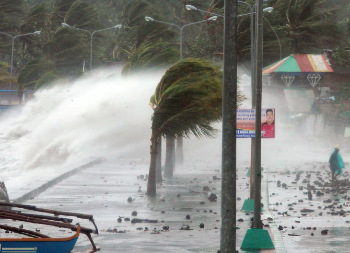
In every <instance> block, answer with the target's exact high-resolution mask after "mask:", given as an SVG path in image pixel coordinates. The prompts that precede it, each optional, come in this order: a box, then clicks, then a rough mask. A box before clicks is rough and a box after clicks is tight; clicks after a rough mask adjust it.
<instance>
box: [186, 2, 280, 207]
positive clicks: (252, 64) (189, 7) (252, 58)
mask: <svg viewBox="0 0 350 253" xmlns="http://www.w3.org/2000/svg"><path fill="white" fill-rule="evenodd" d="M238 3H239V4H245V5H247V6H248V8H249V10H250V13H246V14H241V15H238V16H237V17H244V16H247V15H250V68H251V95H252V108H253V109H254V108H255V107H256V98H255V82H254V80H255V35H254V14H255V13H256V12H255V11H254V6H255V5H250V4H248V3H246V2H243V1H238ZM186 9H187V10H194V11H199V12H203V13H207V14H210V15H215V16H218V17H222V18H224V16H223V15H220V14H217V13H213V12H209V11H205V10H201V9H198V8H197V7H195V6H193V5H189V4H188V5H186ZM271 11H273V7H267V8H264V9H263V10H262V12H271ZM265 20H266V21H267V19H266V18H265ZM267 22H268V21H267ZM268 23H269V25H270V26H271V28H272V30H273V31H274V33H275V35H276V38H277V40H278V43H279V45H280V58H281V55H282V49H281V43H280V40H279V38H278V36H277V33H276V32H275V30H274V29H273V27H272V25H271V24H270V22H268ZM254 152H255V142H254V139H253V138H252V142H251V166H250V168H251V170H250V174H251V176H250V196H249V198H250V199H251V200H252V199H254V188H253V187H254V182H253V181H254V180H253V175H254V168H255V164H254V163H255V158H254V157H255V155H254ZM249 202H250V203H252V202H251V201H249V200H248V202H247V203H249ZM244 206H245V208H246V207H247V206H248V209H249V210H250V209H251V206H250V205H249V204H248V205H246V203H245V204H244Z"/></svg>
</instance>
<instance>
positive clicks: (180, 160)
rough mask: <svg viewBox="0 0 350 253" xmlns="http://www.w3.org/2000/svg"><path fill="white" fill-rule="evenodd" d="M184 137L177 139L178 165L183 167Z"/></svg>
mask: <svg viewBox="0 0 350 253" xmlns="http://www.w3.org/2000/svg"><path fill="white" fill-rule="evenodd" d="M183 143H184V141H183V137H179V138H177V139H176V164H179V165H182V164H183V163H184V148H183Z"/></svg>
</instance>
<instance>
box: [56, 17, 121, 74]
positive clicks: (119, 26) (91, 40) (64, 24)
mask: <svg viewBox="0 0 350 253" xmlns="http://www.w3.org/2000/svg"><path fill="white" fill-rule="evenodd" d="M62 26H63V27H67V28H72V29H75V30H79V31H83V32H86V33H88V34H89V35H90V71H91V70H92V42H93V37H94V35H95V33H97V32H102V31H106V30H110V29H117V28H119V29H120V28H122V25H120V24H119V25H115V26H112V27H108V28H104V29H101V30H96V31H93V32H90V31H89V30H85V29H81V28H77V27H74V26H70V25H68V24H67V23H62Z"/></svg>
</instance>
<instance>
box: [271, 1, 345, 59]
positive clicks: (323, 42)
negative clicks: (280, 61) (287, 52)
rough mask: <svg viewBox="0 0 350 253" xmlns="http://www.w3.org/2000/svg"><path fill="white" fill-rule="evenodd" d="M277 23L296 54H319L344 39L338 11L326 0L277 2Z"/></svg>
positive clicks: (275, 5)
mask: <svg viewBox="0 0 350 253" xmlns="http://www.w3.org/2000/svg"><path fill="white" fill-rule="evenodd" d="M273 7H274V12H275V13H276V15H278V16H276V20H275V21H274V24H275V25H276V23H278V22H280V25H281V26H282V28H283V29H284V32H285V33H286V37H284V38H287V39H288V42H289V44H290V46H291V49H292V51H293V52H294V53H318V52H319V51H320V50H321V49H322V48H334V47H335V46H336V45H338V44H339V42H340V41H342V40H343V38H344V37H343V31H341V30H340V27H339V24H338V23H337V18H336V11H335V9H334V8H329V6H327V1H326V0H302V1H301V0H287V1H286V0H276V1H275V3H274V5H273Z"/></svg>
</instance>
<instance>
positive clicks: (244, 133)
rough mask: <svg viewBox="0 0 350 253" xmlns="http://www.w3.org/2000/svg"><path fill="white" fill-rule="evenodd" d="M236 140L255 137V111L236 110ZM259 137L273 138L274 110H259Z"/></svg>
mask: <svg viewBox="0 0 350 253" xmlns="http://www.w3.org/2000/svg"><path fill="white" fill-rule="evenodd" d="M236 137H237V138H254V137H255V109H238V110H237V131H236ZM261 137H262V138H275V109H274V108H267V109H262V110H261Z"/></svg>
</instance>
